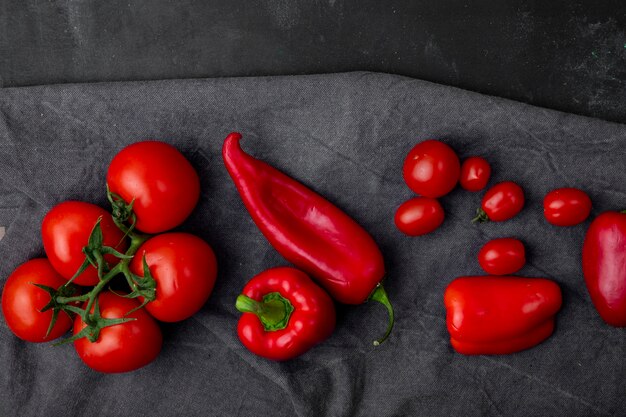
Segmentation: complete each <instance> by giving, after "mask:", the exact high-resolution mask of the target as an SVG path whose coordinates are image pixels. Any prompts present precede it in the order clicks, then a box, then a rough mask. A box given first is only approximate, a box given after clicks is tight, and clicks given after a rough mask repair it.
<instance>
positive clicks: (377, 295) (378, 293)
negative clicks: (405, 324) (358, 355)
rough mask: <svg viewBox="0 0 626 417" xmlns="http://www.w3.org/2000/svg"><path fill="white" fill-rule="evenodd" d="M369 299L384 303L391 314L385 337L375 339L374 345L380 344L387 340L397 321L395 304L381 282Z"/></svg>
mask: <svg viewBox="0 0 626 417" xmlns="http://www.w3.org/2000/svg"><path fill="white" fill-rule="evenodd" d="M369 300H371V301H376V302H378V303H380V304H382V305H384V306H385V308H386V309H387V313H388V315H389V322H388V323H387V331H386V332H385V334H384V335H383V337H381V338H380V339H378V340H374V346H378V345H380V344H381V343H383V342H384V341H385V340H387V338H388V337H389V335H390V334H391V330H392V329H393V325H394V322H395V318H394V313H393V306H392V305H391V302H390V301H389V297H388V296H387V292H386V291H385V288H384V287H383V285H382V284H381V283H378V285H377V286H376V289H375V290H374V292H372V295H370V297H369Z"/></svg>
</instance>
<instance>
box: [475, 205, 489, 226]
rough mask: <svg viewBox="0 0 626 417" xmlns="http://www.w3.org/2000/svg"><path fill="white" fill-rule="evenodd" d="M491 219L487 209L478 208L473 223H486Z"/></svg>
mask: <svg viewBox="0 0 626 417" xmlns="http://www.w3.org/2000/svg"><path fill="white" fill-rule="evenodd" d="M488 221H489V216H488V215H487V212H486V211H485V210H483V209H482V208H480V207H479V208H477V209H476V217H474V218H473V219H472V223H477V222H478V223H485V222H488Z"/></svg>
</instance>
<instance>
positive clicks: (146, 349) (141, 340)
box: [74, 292, 163, 373]
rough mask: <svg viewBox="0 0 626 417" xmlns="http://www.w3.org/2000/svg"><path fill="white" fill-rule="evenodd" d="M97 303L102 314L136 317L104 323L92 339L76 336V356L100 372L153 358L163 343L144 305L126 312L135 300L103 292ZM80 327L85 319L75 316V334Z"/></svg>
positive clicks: (130, 368)
mask: <svg viewBox="0 0 626 417" xmlns="http://www.w3.org/2000/svg"><path fill="white" fill-rule="evenodd" d="M98 305H99V308H100V314H101V316H102V318H105V319H116V318H133V319H135V320H132V321H128V322H126V323H122V324H116V325H114V326H110V327H105V328H104V329H102V330H101V331H100V335H99V337H98V340H96V341H95V342H90V341H89V339H87V338H86V337H83V338H80V339H77V340H75V341H74V347H75V348H76V351H77V352H78V356H80V358H81V359H82V361H83V362H85V364H86V365H87V366H89V367H90V368H92V369H94V370H96V371H99V372H105V373H119V372H128V371H133V370H135V369H139V368H141V367H143V366H146V365H147V364H149V363H150V362H152V361H153V360H155V359H156V357H157V356H158V355H159V352H160V351H161V346H162V344H163V336H162V335H161V329H160V328H159V325H158V324H157V323H156V321H154V319H153V318H152V317H150V315H149V314H148V313H147V312H146V311H145V310H144V309H143V308H140V309H139V310H136V311H134V312H133V313H131V314H128V315H127V313H128V312H129V311H131V310H132V309H134V308H137V307H138V306H139V302H138V301H137V300H134V299H130V298H123V297H121V296H119V295H116V294H113V293H111V292H103V293H100V295H98ZM92 311H93V307H92ZM83 328H85V323H84V322H83V320H82V319H81V318H80V317H79V316H77V317H76V319H75V320H74V334H77V333H79V332H80V331H81V330H82V329H83Z"/></svg>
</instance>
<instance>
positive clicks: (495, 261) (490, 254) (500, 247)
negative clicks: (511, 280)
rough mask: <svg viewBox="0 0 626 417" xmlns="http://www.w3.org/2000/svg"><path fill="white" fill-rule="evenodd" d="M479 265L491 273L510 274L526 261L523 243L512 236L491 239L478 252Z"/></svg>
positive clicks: (520, 267)
mask: <svg viewBox="0 0 626 417" xmlns="http://www.w3.org/2000/svg"><path fill="white" fill-rule="evenodd" d="M478 263H479V264H480V267H481V268H482V269H483V270H484V271H485V272H486V273H488V274H491V275H510V274H513V273H515V272H517V271H519V270H520V269H522V267H523V266H524V264H525V263H526V249H525V248H524V244H523V243H522V242H521V241H519V240H517V239H513V238H501V239H493V240H490V241H489V242H487V243H485V245H484V246H483V247H482V248H481V249H480V251H479V252H478Z"/></svg>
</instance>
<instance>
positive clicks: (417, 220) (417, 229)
mask: <svg viewBox="0 0 626 417" xmlns="http://www.w3.org/2000/svg"><path fill="white" fill-rule="evenodd" d="M444 217H445V215H444V212H443V208H442V207H441V204H439V202H438V201H437V200H435V199H434V198H428V197H416V198H412V199H410V200H408V201H405V202H404V203H402V205H401V206H400V207H398V210H397V211H396V215H395V217H394V221H395V223H396V227H397V228H398V229H399V230H400V231H401V232H402V233H404V234H406V235H409V236H420V235H425V234H427V233H430V232H432V231H434V230H435V229H437V228H438V227H439V226H441V224H442V223H443V219H444Z"/></svg>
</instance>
